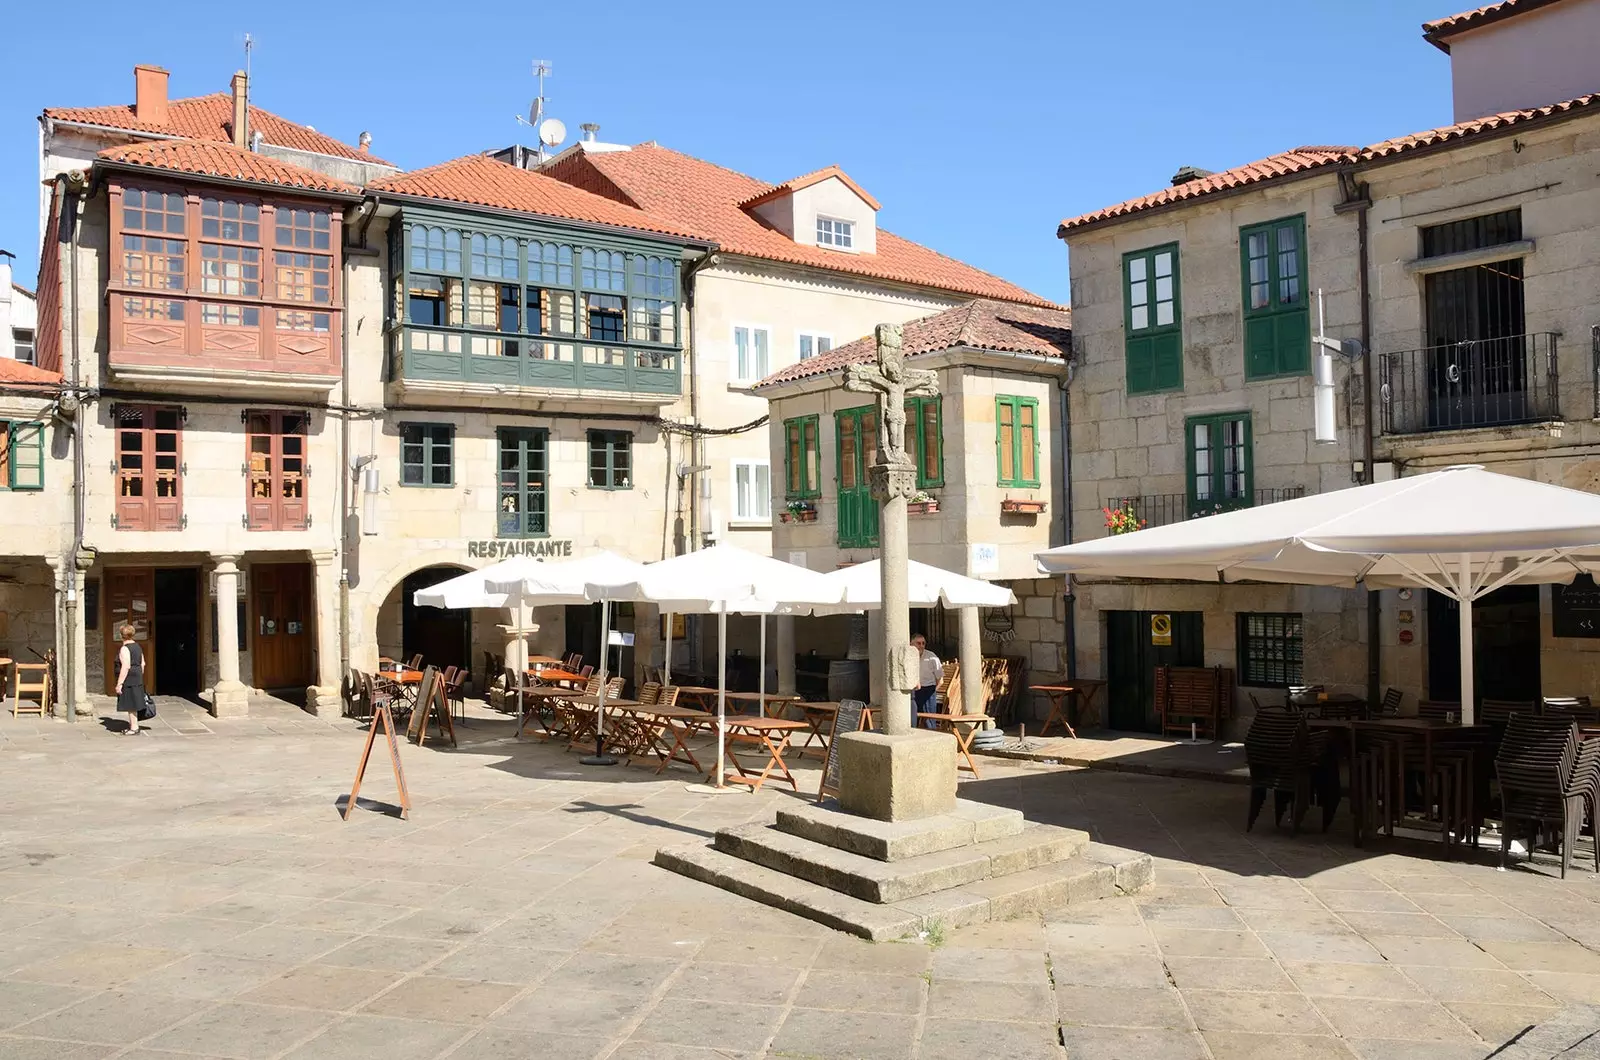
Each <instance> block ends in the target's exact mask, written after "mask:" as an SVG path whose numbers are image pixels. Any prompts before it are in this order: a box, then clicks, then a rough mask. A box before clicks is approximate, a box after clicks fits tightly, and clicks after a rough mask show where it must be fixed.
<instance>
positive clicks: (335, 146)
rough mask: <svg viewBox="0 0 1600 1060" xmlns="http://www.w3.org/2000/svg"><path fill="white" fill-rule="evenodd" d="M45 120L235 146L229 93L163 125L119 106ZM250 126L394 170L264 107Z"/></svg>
mask: <svg viewBox="0 0 1600 1060" xmlns="http://www.w3.org/2000/svg"><path fill="white" fill-rule="evenodd" d="M44 114H45V117H47V118H51V119H53V120H55V121H62V122H76V123H79V124H82V125H104V126H107V127H109V128H112V129H126V130H127V131H129V132H136V133H139V132H142V133H154V134H157V135H164V136H177V137H183V138H185V139H190V140H211V141H214V142H221V143H231V142H232V141H233V96H232V94H231V93H228V92H213V93H212V94H211V95H209V96H193V97H191V98H189V99H175V100H172V101H171V102H170V103H168V104H167V121H165V122H164V123H161V124H157V123H155V122H151V121H141V120H140V119H138V118H136V117H134V114H133V107H132V106H131V105H127V104H118V105H113V106H109V107H47V108H46V109H45V112H44ZM250 127H251V128H252V129H256V130H259V131H260V133H261V135H262V137H263V138H265V140H266V141H267V143H269V144H272V145H274V146H276V147H287V148H290V149H291V150H295V151H310V152H312V153H313V154H319V155H332V156H333V157H335V158H349V159H354V160H355V161H358V162H375V163H377V164H378V165H381V166H387V165H392V164H393V163H390V162H385V161H384V160H383V159H381V158H379V157H377V156H376V155H371V154H368V153H366V152H365V151H362V150H361V149H360V148H357V147H351V146H350V145H349V144H347V143H343V142H342V141H339V140H335V139H334V138H333V137H331V136H326V135H324V134H322V133H319V132H317V131H316V130H315V129H313V128H311V127H310V126H308V125H300V124H297V123H295V122H292V121H289V120H288V119H286V118H280V117H278V116H277V115H276V114H273V113H272V112H271V111H266V110H262V109H261V108H260V107H251V108H250Z"/></svg>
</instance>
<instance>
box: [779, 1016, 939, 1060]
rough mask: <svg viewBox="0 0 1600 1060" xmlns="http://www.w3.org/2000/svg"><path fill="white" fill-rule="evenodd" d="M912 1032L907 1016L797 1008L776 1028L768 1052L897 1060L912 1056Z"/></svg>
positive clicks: (817, 1059)
mask: <svg viewBox="0 0 1600 1060" xmlns="http://www.w3.org/2000/svg"><path fill="white" fill-rule="evenodd" d="M916 1032H917V1021H916V1019H915V1018H913V1017H911V1016H886V1015H883V1014H881V1013H876V1012H836V1011H832V1010H825V1009H807V1008H797V1009H792V1010H790V1012H789V1015H788V1016H787V1017H786V1018H785V1019H784V1021H783V1024H782V1026H780V1027H779V1028H778V1033H777V1035H776V1036H775V1037H774V1038H773V1040H772V1045H771V1047H770V1052H771V1054H772V1055H773V1056H775V1057H805V1058H806V1060H858V1058H859V1057H864V1056H869V1057H873V1058H874V1060H877V1058H882V1060H900V1058H903V1057H905V1058H908V1057H910V1056H912V1055H913V1046H914V1042H915V1038H916Z"/></svg>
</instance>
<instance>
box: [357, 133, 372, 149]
mask: <svg viewBox="0 0 1600 1060" xmlns="http://www.w3.org/2000/svg"><path fill="white" fill-rule="evenodd" d="M356 146H357V147H359V148H361V153H362V154H366V153H367V149H368V148H369V147H371V146H372V134H371V133H369V132H367V130H365V129H362V130H361V135H360V136H358V137H356Z"/></svg>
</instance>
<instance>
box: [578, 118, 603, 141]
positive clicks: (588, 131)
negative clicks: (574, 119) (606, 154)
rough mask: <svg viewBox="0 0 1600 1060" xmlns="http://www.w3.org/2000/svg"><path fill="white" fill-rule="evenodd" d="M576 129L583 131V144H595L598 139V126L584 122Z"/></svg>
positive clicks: (594, 123)
mask: <svg viewBox="0 0 1600 1060" xmlns="http://www.w3.org/2000/svg"><path fill="white" fill-rule="evenodd" d="M578 128H580V129H582V130H583V140H584V143H590V144H592V143H595V142H596V141H598V140H599V139H600V126H599V124H598V123H596V122H592V121H586V122H584V123H583V124H582V125H580V126H578Z"/></svg>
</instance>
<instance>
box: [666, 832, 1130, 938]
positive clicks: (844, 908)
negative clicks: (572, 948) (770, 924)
mask: <svg viewBox="0 0 1600 1060" xmlns="http://www.w3.org/2000/svg"><path fill="white" fill-rule="evenodd" d="M655 864H657V865H659V866H661V867H662V868H666V869H670V870H672V871H673V872H677V873H680V874H681V875H684V876H688V877H690V878H692V879H697V880H700V881H702V882H704V883H709V884H712V885H713V886H716V887H721V888H722V889H723V890H726V891H731V892H733V893H734V894H738V895H741V896H742V897H745V898H750V899H752V900H754V901H758V902H761V903H763V904H764V905H770V906H772V907H774V908H777V909H782V910H785V911H787V912H790V913H793V914H795V915H796V916H802V917H805V918H806V919H808V920H814V921H816V922H817V923H819V924H823V925H825V926H827V927H831V928H834V929H835V930H838V931H847V932H850V933H851V934H853V935H859V936H861V937H862V938H866V939H871V940H872V941H874V942H886V941H890V940H893V939H898V938H904V937H906V936H908V935H915V934H917V933H918V932H921V931H929V930H934V929H935V928H936V927H937V928H953V927H965V926H966V925H969V924H980V923H984V922H985V921H989V920H1004V919H1009V918H1011V917H1017V916H1023V915H1028V914H1037V913H1042V912H1045V911H1047V910H1049V909H1053V908H1057V907H1059V906H1062V905H1065V904H1070V903H1072V902H1081V901H1089V900H1093V899H1098V898H1108V897H1110V896H1112V895H1115V894H1119V893H1126V892H1131V891H1137V890H1139V889H1141V888H1143V887H1145V886H1147V885H1148V884H1149V883H1150V882H1151V879H1152V872H1151V864H1150V858H1149V856H1148V855H1144V854H1138V853H1135V852H1133V851H1129V850H1123V849H1121V848H1117V847H1108V846H1104V845H1102V844H1098V843H1090V844H1088V845H1087V846H1086V847H1084V848H1083V850H1082V852H1081V853H1079V854H1077V855H1075V856H1073V857H1070V858H1068V859H1066V860H1065V861H1059V862H1055V863H1053V864H1050V865H1047V866H1042V867H1039V868H1031V869H1024V870H1022V871H1020V872H1014V873H1010V874H1009V875H1005V876H995V877H990V878H988V879H984V880H979V881H977V882H975V883H972V884H969V885H967V886H964V887H956V888H952V889H950V890H945V891H938V892H934V893H931V894H924V895H921V896H918V897H915V898H908V899H905V900H904V901H900V902H895V903H889V904H879V903H875V902H865V901H862V900H861V899H859V898H853V897H851V896H850V895H847V894H841V893H840V892H838V891H835V890H832V889H830V888H827V887H823V886H821V885H819V884H816V883H812V882H810V881H809V880H804V879H799V878H797V877H794V876H790V875H788V874H786V873H782V872H778V871H777V870H775V869H770V868H767V867H766V866H764V865H759V864H756V863H754V862H750V861H745V860H744V859H742V858H739V857H735V856H734V855H732V854H728V853H724V852H723V851H721V850H718V849H717V848H716V846H715V845H714V844H703V843H695V844H690V845H686V846H681V847H672V848H667V849H663V850H660V851H657V852H656V856H655Z"/></svg>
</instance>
